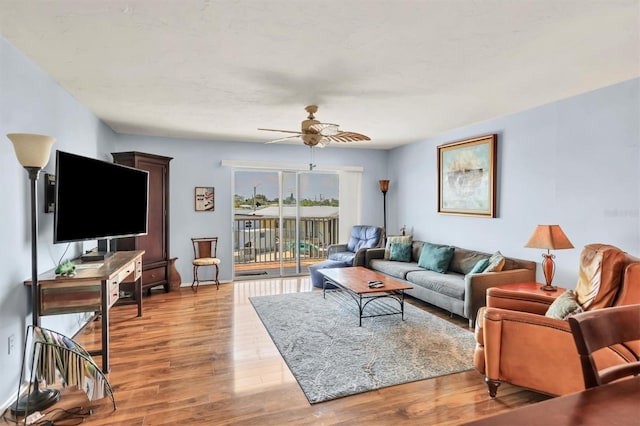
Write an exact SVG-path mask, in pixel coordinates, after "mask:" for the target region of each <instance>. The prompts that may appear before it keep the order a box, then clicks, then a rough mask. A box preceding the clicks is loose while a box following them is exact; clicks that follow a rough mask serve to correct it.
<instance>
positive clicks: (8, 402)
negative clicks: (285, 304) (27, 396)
mask: <svg viewBox="0 0 640 426" xmlns="http://www.w3.org/2000/svg"><path fill="white" fill-rule="evenodd" d="M28 388H29V382H24V383H23V384H22V385H21V386H20V391H19V392H18V393H16V392H14V393H13V394H11V396H10V397H9V399H7V400H6V401H4V402H3V403H2V405H0V413H3V414H4V413H6V412H7V410H9V407H10V406H11V405H13V404H14V403H15V402H16V400H17V399H18V395H23V394H24V393H25V392H27V390H28Z"/></svg>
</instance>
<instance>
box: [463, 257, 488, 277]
mask: <svg viewBox="0 0 640 426" xmlns="http://www.w3.org/2000/svg"><path fill="white" fill-rule="evenodd" d="M487 266H489V259H488V258H487V259H480V260H478V262H476V264H475V265H474V266H473V268H471V270H470V271H469V272H468V273H469V274H480V273H482V272H484V270H485V269H487ZM465 275H466V274H465Z"/></svg>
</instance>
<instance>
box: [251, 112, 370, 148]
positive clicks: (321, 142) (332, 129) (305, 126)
mask: <svg viewBox="0 0 640 426" xmlns="http://www.w3.org/2000/svg"><path fill="white" fill-rule="evenodd" d="M305 110H306V111H307V112H308V113H309V116H308V117H307V119H306V120H303V121H302V123H301V125H300V131H295V130H279V129H263V128H260V129H258V130H266V131H269V132H282V133H293V134H295V135H296V136H291V138H294V137H300V139H301V140H302V142H303V143H304V144H305V145H307V146H310V147H314V146H318V147H320V148H322V147H324V146H327V145H329V143H331V142H332V141H333V142H358V141H369V140H371V139H370V138H369V137H368V136H365V135H363V134H360V133H356V132H343V131H341V130H340V126H339V125H337V124H334V123H322V122H320V121H319V120H316V119H315V116H314V114H315V113H316V112H317V111H318V106H317V105H307V107H306V108H305ZM283 139H289V138H279V139H276V140H272V141H268V142H266V143H274V142H279V141H282V140H283Z"/></svg>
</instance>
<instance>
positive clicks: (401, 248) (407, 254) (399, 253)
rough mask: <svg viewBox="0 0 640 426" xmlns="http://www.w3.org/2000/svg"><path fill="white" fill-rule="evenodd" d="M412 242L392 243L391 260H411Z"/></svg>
mask: <svg viewBox="0 0 640 426" xmlns="http://www.w3.org/2000/svg"><path fill="white" fill-rule="evenodd" d="M411 245H412V244H411V243H391V248H390V249H389V260H397V261H398V262H411Z"/></svg>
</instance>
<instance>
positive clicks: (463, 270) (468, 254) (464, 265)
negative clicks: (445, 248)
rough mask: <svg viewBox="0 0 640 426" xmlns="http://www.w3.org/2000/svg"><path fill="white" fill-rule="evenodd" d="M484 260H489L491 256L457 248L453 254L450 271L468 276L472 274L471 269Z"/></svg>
mask: <svg viewBox="0 0 640 426" xmlns="http://www.w3.org/2000/svg"><path fill="white" fill-rule="evenodd" d="M482 259H489V255H488V254H486V253H480V252H478V251H473V250H467V249H464V248H460V247H456V249H455V251H454V252H453V259H451V264H450V265H449V270H450V271H452V272H457V273H459V274H463V275H466V274H468V273H470V272H471V269H473V267H474V266H475V265H476V264H477V263H478V261H479V260H482Z"/></svg>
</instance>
